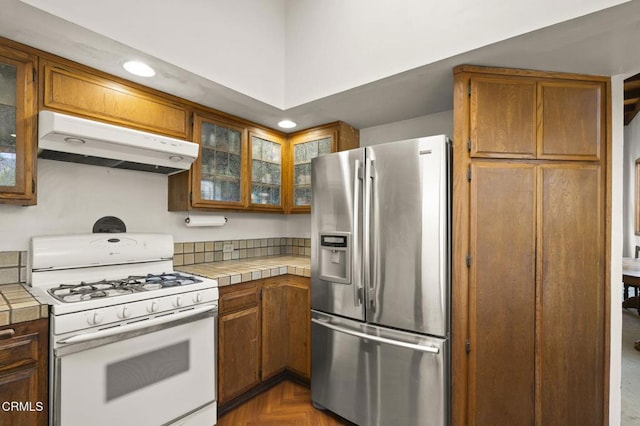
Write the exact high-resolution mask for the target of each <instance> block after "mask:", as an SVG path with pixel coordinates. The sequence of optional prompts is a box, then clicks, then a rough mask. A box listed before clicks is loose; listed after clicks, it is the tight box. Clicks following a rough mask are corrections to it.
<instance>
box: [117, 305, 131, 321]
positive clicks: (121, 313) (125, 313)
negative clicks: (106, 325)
mask: <svg viewBox="0 0 640 426" xmlns="http://www.w3.org/2000/svg"><path fill="white" fill-rule="evenodd" d="M130 316H131V309H129V307H128V306H123V307H122V308H120V309H118V318H120V319H127V318H129V317H130Z"/></svg>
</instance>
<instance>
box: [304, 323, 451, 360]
mask: <svg viewBox="0 0 640 426" xmlns="http://www.w3.org/2000/svg"><path fill="white" fill-rule="evenodd" d="M311 322H315V323H316V324H319V325H321V326H323V327H327V328H330V329H332V330H335V331H337V332H339V333H345V334H350V335H352V336H356V337H360V338H362V339H367V340H372V341H374V342H378V343H385V344H387V345H392V346H400V347H402V348H407V349H413V350H416V351H421V352H430V353H433V354H437V353H440V348H439V347H438V346H435V345H433V346H424V345H416V344H414V343H406V342H400V341H398V340H392V339H387V338H385V337H380V336H372V335H370V334H366V333H361V332H359V331H355V330H350V329H348V328H343V327H338V326H337V325H333V324H331V323H329V322H328V320H321V319H316V318H311Z"/></svg>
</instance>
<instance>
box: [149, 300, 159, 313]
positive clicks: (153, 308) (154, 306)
mask: <svg viewBox="0 0 640 426" xmlns="http://www.w3.org/2000/svg"><path fill="white" fill-rule="evenodd" d="M158 309H159V307H158V302H156V301H155V300H154V301H153V302H151V303H150V304H149V305H148V306H147V311H148V312H149V313H150V314H152V313H154V312H158Z"/></svg>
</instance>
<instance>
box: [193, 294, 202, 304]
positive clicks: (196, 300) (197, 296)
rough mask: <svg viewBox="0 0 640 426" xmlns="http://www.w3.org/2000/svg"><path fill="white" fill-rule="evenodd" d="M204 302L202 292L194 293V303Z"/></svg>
mask: <svg viewBox="0 0 640 426" xmlns="http://www.w3.org/2000/svg"><path fill="white" fill-rule="evenodd" d="M200 302H202V294H201V293H200V292H198V293H196V294H194V295H193V303H200Z"/></svg>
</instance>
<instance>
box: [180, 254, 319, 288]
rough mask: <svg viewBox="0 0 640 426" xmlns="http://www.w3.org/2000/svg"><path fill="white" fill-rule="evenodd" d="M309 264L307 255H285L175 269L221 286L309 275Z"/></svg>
mask: <svg viewBox="0 0 640 426" xmlns="http://www.w3.org/2000/svg"><path fill="white" fill-rule="evenodd" d="M310 264H311V259H310V258H309V257H307V256H290V255H287V256H267V257H252V258H250V259H242V260H225V261H222V262H210V263H198V264H195V265H184V266H178V267H176V268H175V269H176V270H177V271H181V272H184V273H188V274H194V275H200V276H203V277H207V278H211V279H215V280H218V286H219V287H223V286H226V285H231V284H238V283H241V282H246V281H252V280H259V279H261V278H268V277H273V276H276V275H284V274H292V275H299V276H302V277H310V276H311V267H310Z"/></svg>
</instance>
